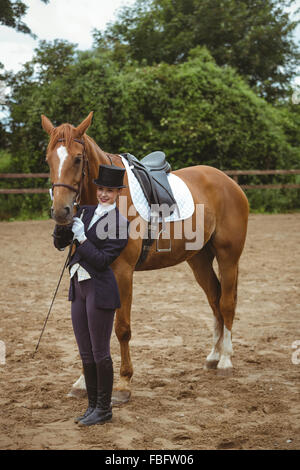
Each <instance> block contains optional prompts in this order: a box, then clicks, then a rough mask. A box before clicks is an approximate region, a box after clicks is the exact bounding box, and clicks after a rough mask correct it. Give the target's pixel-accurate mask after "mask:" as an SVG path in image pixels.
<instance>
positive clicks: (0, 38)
mask: <svg viewBox="0 0 300 470" xmlns="http://www.w3.org/2000/svg"><path fill="white" fill-rule="evenodd" d="M23 2H24V3H25V4H26V5H28V7H29V8H28V10H27V14H26V15H25V16H24V17H23V22H24V23H25V24H26V25H27V26H29V28H30V29H31V31H32V32H33V33H35V34H36V35H37V36H38V39H37V40H34V39H33V38H31V37H30V36H29V35H28V34H23V33H18V32H16V31H15V30H14V29H12V28H8V27H6V26H0V62H2V63H3V64H4V66H5V69H6V70H12V71H13V72H17V71H18V70H20V69H21V68H22V64H24V63H25V62H27V61H29V60H31V58H32V56H33V53H34V48H35V47H37V46H38V41H39V40H41V39H46V40H47V41H52V40H53V39H66V40H68V41H69V42H72V43H75V44H78V48H79V49H80V50H86V49H89V48H91V46H92V42H93V38H92V30H93V29H94V28H96V29H100V30H104V29H105V26H106V24H107V23H108V22H110V21H113V20H114V19H115V17H116V16H115V15H116V11H117V10H118V9H119V8H120V7H121V6H123V5H128V6H129V5H132V4H133V3H134V0H50V2H49V3H48V4H45V3H43V2H42V1H41V0H23Z"/></svg>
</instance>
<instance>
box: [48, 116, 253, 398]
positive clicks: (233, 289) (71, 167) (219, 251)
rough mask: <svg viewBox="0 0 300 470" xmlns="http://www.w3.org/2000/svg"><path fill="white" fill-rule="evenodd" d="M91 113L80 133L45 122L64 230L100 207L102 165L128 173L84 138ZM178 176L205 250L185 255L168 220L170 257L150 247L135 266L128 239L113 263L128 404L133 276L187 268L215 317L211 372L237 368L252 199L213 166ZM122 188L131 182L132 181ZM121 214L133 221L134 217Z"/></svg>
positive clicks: (119, 392)
mask: <svg viewBox="0 0 300 470" xmlns="http://www.w3.org/2000/svg"><path fill="white" fill-rule="evenodd" d="M92 115H93V113H90V114H89V115H88V117H87V118H86V119H85V120H84V121H83V122H82V123H81V124H80V125H79V126H78V127H73V126H72V125H70V124H62V125H60V126H59V127H54V126H53V124H52V123H51V121H50V120H49V119H48V118H47V117H45V116H42V126H43V128H44V130H45V131H46V132H47V133H48V134H49V136H50V141H49V145H48V149H47V157H46V161H47V163H48V165H49V167H50V178H51V182H52V184H53V205H52V208H51V212H52V218H53V219H54V221H55V222H56V223H58V224H61V225H66V224H70V223H71V222H72V218H73V214H74V212H73V208H74V202H75V200H77V199H78V198H80V204H81V205H84V204H97V199H96V186H95V184H93V179H94V178H96V177H97V175H98V168H99V164H111V163H112V164H114V165H117V166H120V167H123V163H122V159H121V158H120V156H119V155H112V154H108V153H106V152H104V151H103V150H101V149H100V148H99V147H98V145H97V144H96V143H95V142H94V140H93V139H92V138H91V137H89V136H88V135H87V134H86V131H87V129H88V127H89V126H90V124H91V120H92ZM173 173H174V174H175V175H177V176H178V177H179V178H181V179H182V180H183V181H184V182H185V183H186V185H187V186H188V188H189V189H190V191H191V194H192V196H193V200H194V204H195V207H196V205H197V204H202V205H203V206H202V207H204V226H203V227H202V229H203V244H202V245H201V246H200V247H198V248H197V249H195V250H191V249H189V250H187V249H186V241H187V239H186V238H185V236H183V237H182V238H181V239H180V238H175V237H174V231H175V228H176V227H175V225H176V224H177V223H178V222H170V235H171V239H172V249H171V251H164V252H157V251H156V247H155V244H153V246H152V247H151V249H150V251H149V253H148V256H147V258H146V259H145V261H143V262H142V264H139V265H138V267H137V262H138V260H139V257H140V254H141V250H142V237H130V238H129V242H128V245H127V247H126V248H125V249H124V250H123V252H122V253H121V256H120V257H119V258H118V259H117V260H116V261H114V263H113V264H112V269H113V271H114V274H115V276H116V279H117V282H118V286H119V291H120V297H121V308H120V309H118V310H117V312H116V320H115V333H116V335H117V338H118V340H119V343H120V351H121V367H120V378H119V382H118V383H117V385H116V386H115V388H114V395H113V399H114V400H115V401H120V402H125V401H128V400H129V398H130V395H131V391H130V381H131V377H132V375H133V368H132V363H131V359H130V350H129V340H130V338H131V329H130V311H131V303H132V284H133V273H134V271H135V270H139V271H143V270H152V269H160V268H164V267H168V266H174V265H176V264H178V263H181V262H183V261H187V262H188V264H189V265H190V267H191V268H192V270H193V273H194V275H195V278H196V281H197V283H198V284H199V285H200V286H201V287H202V289H203V290H204V292H205V294H206V296H207V299H208V302H209V304H210V306H211V308H212V311H213V315H214V331H213V345H212V350H211V352H210V353H209V355H208V356H207V358H206V367H207V368H208V369H210V368H217V370H218V372H220V373H221V374H224V375H225V374H227V373H229V372H230V371H231V370H232V362H231V356H232V353H233V350H232V342H231V330H232V324H233V319H234V314H235V308H236V302H237V281H238V263H239V258H240V256H241V253H242V251H243V247H244V243H245V238H246V232H247V222H248V212H249V207H248V201H247V198H246V196H245V194H244V193H243V191H242V190H241V188H240V187H239V186H238V185H237V184H236V183H235V181H233V180H232V179H231V178H229V177H228V176H227V175H225V174H224V173H223V172H222V171H220V170H217V169H216V168H213V167H209V166H205V165H199V166H192V167H188V168H183V169H180V170H176V171H174V172H173ZM124 183H125V184H127V183H128V181H127V175H125V179H124ZM122 191H123V192H122V194H123V195H125V196H126V197H127V199H128V205H127V206H128V207H130V206H131V204H132V199H131V195H130V191H129V189H128V188H125V189H123V190H122ZM123 215H125V216H126V217H127V218H128V220H129V221H131V222H132V220H133V218H134V217H133V216H130V215H128V214H123ZM135 219H136V217H135ZM138 219H139V223H140V226H141V227H142V229H141V230H145V231H146V230H147V222H145V221H144V219H142V218H141V217H139V215H138ZM191 219H192V220H190V222H191V224H192V226H193V227H196V224H197V223H198V221H197V218H196V211H194V213H193V215H192V217H191ZM135 222H136V220H135ZM214 258H216V260H217V263H218V268H219V275H218V276H217V275H216V273H215V271H214V269H213V260H214Z"/></svg>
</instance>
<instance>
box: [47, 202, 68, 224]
mask: <svg viewBox="0 0 300 470" xmlns="http://www.w3.org/2000/svg"><path fill="white" fill-rule="evenodd" d="M51 217H52V219H53V220H55V222H56V223H57V224H59V225H69V224H70V223H71V222H72V220H73V214H72V211H71V207H70V206H65V207H62V208H61V209H54V208H53V207H51Z"/></svg>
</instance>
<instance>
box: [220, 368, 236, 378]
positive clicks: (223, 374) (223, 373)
mask: <svg viewBox="0 0 300 470" xmlns="http://www.w3.org/2000/svg"><path fill="white" fill-rule="evenodd" d="M217 375H219V376H220V377H232V375H233V367H226V369H217Z"/></svg>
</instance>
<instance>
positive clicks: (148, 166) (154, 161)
mask: <svg viewBox="0 0 300 470" xmlns="http://www.w3.org/2000/svg"><path fill="white" fill-rule="evenodd" d="M122 156H123V157H124V158H126V160H127V161H128V163H129V165H130V167H131V170H132V172H133V174H134V175H135V177H136V178H137V180H138V182H139V183H140V185H141V188H142V190H143V193H144V195H145V197H146V199H147V202H148V204H149V206H150V207H151V206H152V205H154V204H158V205H162V204H167V206H168V207H169V208H172V206H174V204H175V205H176V201H175V199H174V196H173V192H172V189H171V186H170V184H169V181H168V176H167V175H168V173H170V171H171V165H170V163H168V162H167V160H166V155H165V154H164V152H159V151H158V152H152V153H149V155H146V157H144V158H142V160H138V159H137V158H136V157H135V156H133V155H131V154H130V153H125V154H122ZM173 212H174V207H173V209H171V211H170V214H171V213H173Z"/></svg>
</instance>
